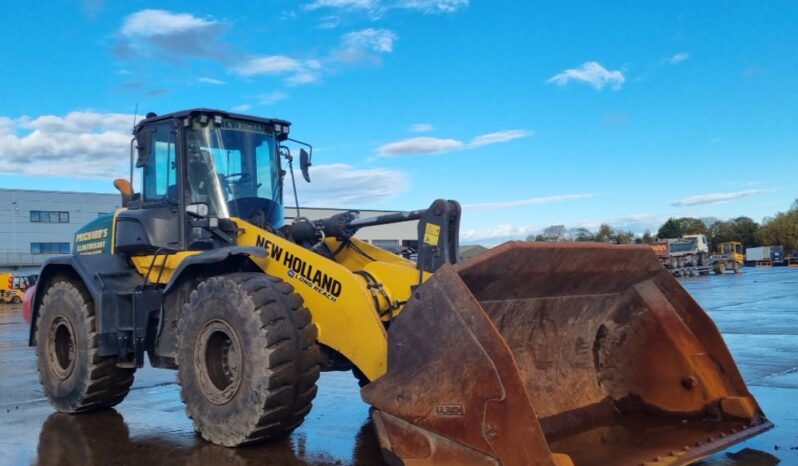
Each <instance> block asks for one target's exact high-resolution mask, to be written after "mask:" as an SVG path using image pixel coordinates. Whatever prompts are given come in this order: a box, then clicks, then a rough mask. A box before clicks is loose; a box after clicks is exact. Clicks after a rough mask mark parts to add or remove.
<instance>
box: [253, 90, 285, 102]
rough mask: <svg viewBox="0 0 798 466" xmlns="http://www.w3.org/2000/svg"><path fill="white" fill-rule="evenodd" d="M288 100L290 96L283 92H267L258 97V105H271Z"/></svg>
mask: <svg viewBox="0 0 798 466" xmlns="http://www.w3.org/2000/svg"><path fill="white" fill-rule="evenodd" d="M287 98H288V95H287V94H285V93H284V92H281V91H274V92H267V93H265V94H260V95H259V96H258V103H259V104H261V105H271V104H274V103H276V102H279V101H281V100H285V99H287Z"/></svg>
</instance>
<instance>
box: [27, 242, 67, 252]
mask: <svg viewBox="0 0 798 466" xmlns="http://www.w3.org/2000/svg"><path fill="white" fill-rule="evenodd" d="M30 253H31V254H69V243H30Z"/></svg>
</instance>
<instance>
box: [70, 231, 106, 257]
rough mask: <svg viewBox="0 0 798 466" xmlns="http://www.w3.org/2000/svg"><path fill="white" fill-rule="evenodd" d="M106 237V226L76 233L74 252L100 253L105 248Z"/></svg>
mask: <svg viewBox="0 0 798 466" xmlns="http://www.w3.org/2000/svg"><path fill="white" fill-rule="evenodd" d="M107 237H108V228H100V229H97V230H90V231H84V232H82V233H78V234H77V235H75V253H77V254H81V255H89V254H102V253H103V252H104V250H105V249H106V245H107V243H106V240H105V238H107ZM97 240H99V241H97Z"/></svg>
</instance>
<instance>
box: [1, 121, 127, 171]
mask: <svg viewBox="0 0 798 466" xmlns="http://www.w3.org/2000/svg"><path fill="white" fill-rule="evenodd" d="M132 125H133V115H129V114H122V113H97V112H91V111H79V112H71V113H69V114H67V115H65V116H56V115H43V116H40V117H36V118H29V117H21V118H18V119H11V118H8V117H0V173H8V174H15V175H28V176H64V175H65V174H68V175H69V176H72V177H75V178H113V177H117V176H125V175H126V174H127V171H128V168H127V167H129V163H130V161H129V158H128V154H129V147H130V139H131V137H132V136H131V129H132Z"/></svg>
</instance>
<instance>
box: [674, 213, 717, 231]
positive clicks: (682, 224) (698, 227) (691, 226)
mask: <svg viewBox="0 0 798 466" xmlns="http://www.w3.org/2000/svg"><path fill="white" fill-rule="evenodd" d="M676 222H678V223H679V228H680V229H681V230H682V235H706V234H708V233H709V228H707V224H706V223H704V221H703V220H701V219H700V218H694V217H681V218H677V219H676Z"/></svg>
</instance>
